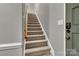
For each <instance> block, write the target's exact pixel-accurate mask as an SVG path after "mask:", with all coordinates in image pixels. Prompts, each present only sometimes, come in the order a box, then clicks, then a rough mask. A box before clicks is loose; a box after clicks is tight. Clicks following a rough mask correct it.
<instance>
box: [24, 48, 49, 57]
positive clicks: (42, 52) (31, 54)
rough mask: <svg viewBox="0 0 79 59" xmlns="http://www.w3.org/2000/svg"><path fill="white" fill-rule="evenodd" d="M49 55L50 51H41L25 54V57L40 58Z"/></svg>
mask: <svg viewBox="0 0 79 59" xmlns="http://www.w3.org/2000/svg"><path fill="white" fill-rule="evenodd" d="M46 54H47V55H50V49H48V50H43V51H37V52H32V53H26V56H42V55H46Z"/></svg>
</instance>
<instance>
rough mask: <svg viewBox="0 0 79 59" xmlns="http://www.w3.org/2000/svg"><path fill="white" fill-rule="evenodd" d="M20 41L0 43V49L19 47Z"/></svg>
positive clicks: (20, 45)
mask: <svg viewBox="0 0 79 59" xmlns="http://www.w3.org/2000/svg"><path fill="white" fill-rule="evenodd" d="M21 47H22V43H21V42H18V43H7V44H0V50H6V49H13V48H21Z"/></svg>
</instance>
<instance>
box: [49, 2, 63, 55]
mask: <svg viewBox="0 0 79 59" xmlns="http://www.w3.org/2000/svg"><path fill="white" fill-rule="evenodd" d="M49 19H50V22H49V24H50V25H49V29H50V30H49V32H50V33H49V36H50V38H49V40H50V42H51V44H52V46H53V47H54V50H55V54H56V55H64V25H63V24H61V25H59V24H58V21H60V20H64V4H62V3H57V4H50V13H49Z"/></svg>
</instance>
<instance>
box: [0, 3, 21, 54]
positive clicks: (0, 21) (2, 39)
mask: <svg viewBox="0 0 79 59" xmlns="http://www.w3.org/2000/svg"><path fill="white" fill-rule="evenodd" d="M18 42H20V43H22V4H0V45H3V44H10V43H18ZM0 48H1V47H0ZM0 55H22V48H21V47H20V48H17V49H9V50H4V51H0Z"/></svg>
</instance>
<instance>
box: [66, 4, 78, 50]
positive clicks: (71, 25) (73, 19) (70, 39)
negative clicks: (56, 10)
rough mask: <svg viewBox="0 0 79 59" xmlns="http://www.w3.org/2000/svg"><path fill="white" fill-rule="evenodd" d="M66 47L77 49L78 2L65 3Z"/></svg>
mask: <svg viewBox="0 0 79 59" xmlns="http://www.w3.org/2000/svg"><path fill="white" fill-rule="evenodd" d="M66 48H67V49H76V50H79V4H78V3H70V4H66Z"/></svg>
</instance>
